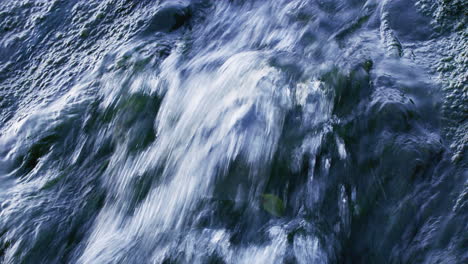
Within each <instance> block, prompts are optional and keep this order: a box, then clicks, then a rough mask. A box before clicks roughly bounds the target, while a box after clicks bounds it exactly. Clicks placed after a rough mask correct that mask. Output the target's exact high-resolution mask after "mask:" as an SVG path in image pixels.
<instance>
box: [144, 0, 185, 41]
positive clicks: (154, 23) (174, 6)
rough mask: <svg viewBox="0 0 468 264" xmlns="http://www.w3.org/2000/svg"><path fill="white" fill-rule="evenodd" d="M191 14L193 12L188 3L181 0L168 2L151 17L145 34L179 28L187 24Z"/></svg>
mask: <svg viewBox="0 0 468 264" xmlns="http://www.w3.org/2000/svg"><path fill="white" fill-rule="evenodd" d="M191 16H192V13H191V9H190V6H189V4H188V3H185V2H180V1H176V2H170V3H166V4H165V5H163V6H161V8H159V9H158V11H157V12H156V14H154V16H153V17H152V18H151V19H150V21H149V23H148V25H147V27H146V28H145V30H144V31H143V34H144V35H148V34H151V33H154V32H165V33H167V32H171V31H174V30H177V29H179V28H180V27H182V26H183V25H184V24H186V23H187V22H188V20H189V19H190V17H191Z"/></svg>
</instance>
